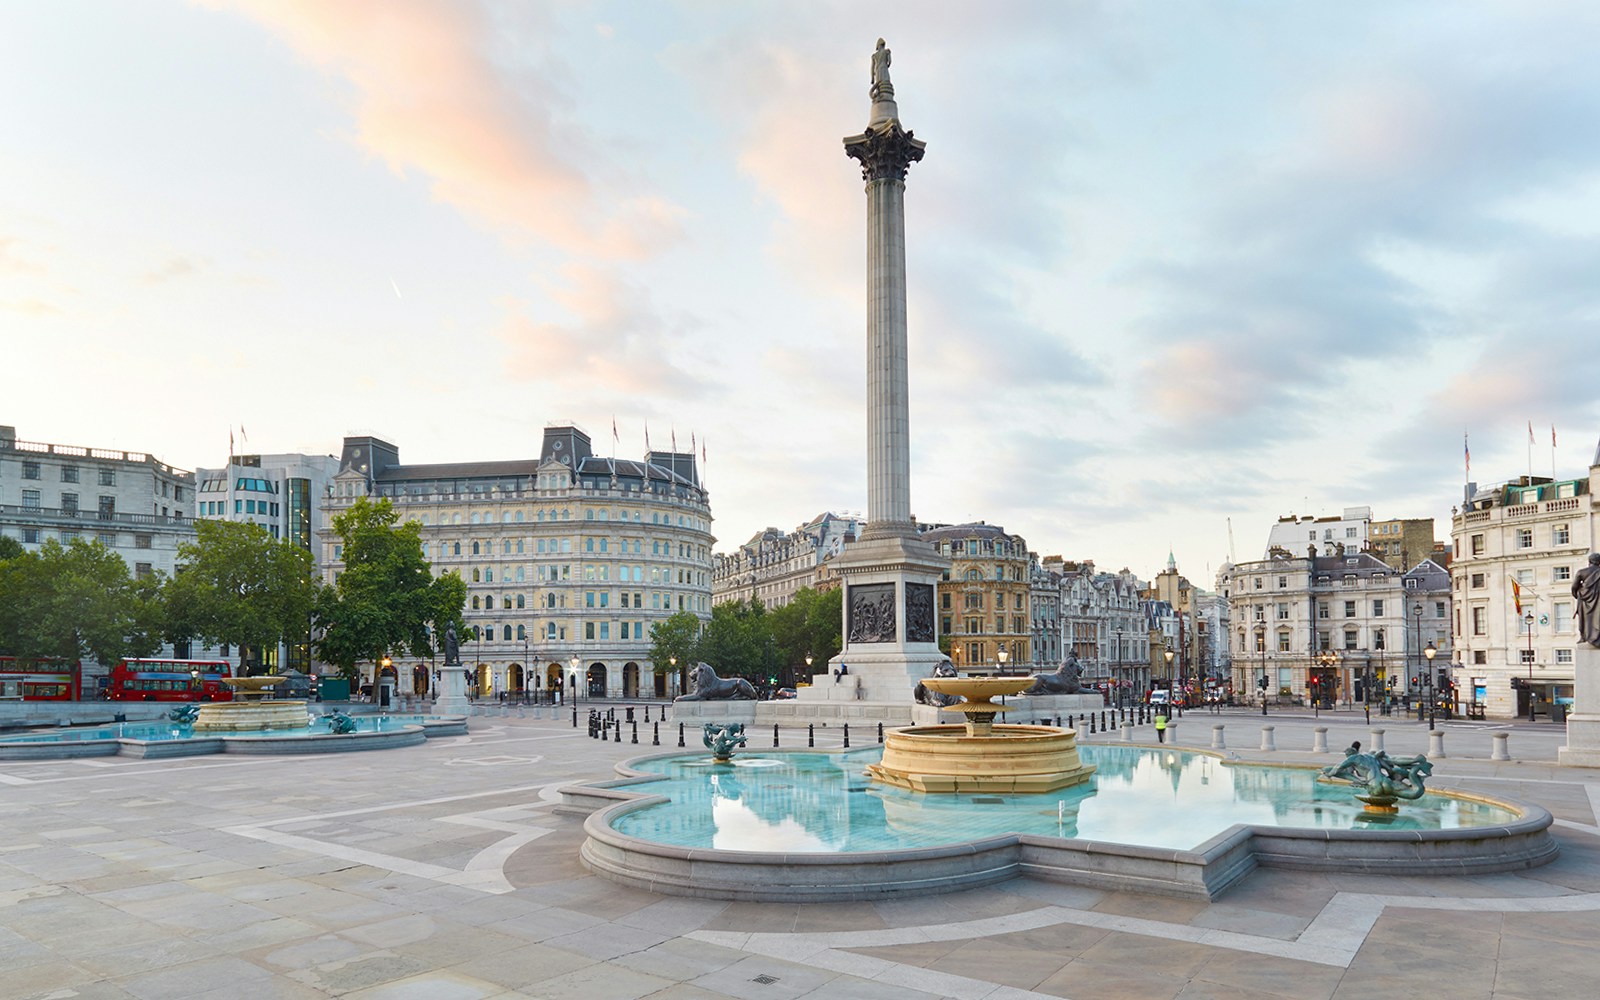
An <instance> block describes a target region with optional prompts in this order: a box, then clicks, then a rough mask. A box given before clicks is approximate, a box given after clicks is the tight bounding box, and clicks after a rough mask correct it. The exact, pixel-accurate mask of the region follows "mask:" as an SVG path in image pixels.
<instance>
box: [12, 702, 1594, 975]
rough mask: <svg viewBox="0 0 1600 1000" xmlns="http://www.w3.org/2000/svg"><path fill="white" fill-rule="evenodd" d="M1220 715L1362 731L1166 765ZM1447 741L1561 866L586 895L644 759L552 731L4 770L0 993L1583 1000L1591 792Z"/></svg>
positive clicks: (1483, 737)
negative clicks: (837, 899) (598, 815)
mask: <svg viewBox="0 0 1600 1000" xmlns="http://www.w3.org/2000/svg"><path fill="white" fill-rule="evenodd" d="M1216 721H1222V722H1225V723H1226V724H1227V726H1228V729H1227V740H1228V745H1229V748H1230V752H1237V753H1239V754H1240V756H1241V757H1244V758H1257V757H1260V758H1270V759H1274V760H1282V761H1320V762H1331V761H1332V760H1333V759H1334V756H1335V755H1334V754H1318V755H1312V754H1310V753H1309V752H1307V751H1308V750H1309V748H1310V746H1311V745H1312V726H1313V725H1325V726H1328V727H1329V730H1330V732H1329V734H1328V743H1329V745H1330V746H1331V747H1333V748H1334V750H1335V751H1336V752H1337V751H1338V750H1339V749H1340V748H1342V747H1344V746H1346V745H1347V744H1348V743H1349V742H1350V741H1351V740H1352V739H1362V740H1363V742H1366V740H1367V737H1366V735H1365V732H1366V729H1367V727H1366V726H1365V725H1364V724H1363V722H1362V720H1361V717H1360V715H1359V714H1357V715H1353V716H1352V715H1350V714H1347V713H1340V714H1338V715H1336V716H1334V717H1332V718H1330V717H1329V716H1328V715H1327V714H1325V715H1324V716H1323V718H1322V719H1321V720H1313V719H1311V718H1310V717H1309V716H1307V717H1305V718H1303V719H1302V718H1298V717H1286V716H1276V715H1275V716H1274V717H1273V718H1271V719H1269V720H1267V721H1268V722H1269V723H1270V724H1273V725H1274V726H1275V727H1276V728H1275V733H1274V735H1275V738H1276V743H1277V746H1278V747H1279V750H1278V751H1277V752H1275V753H1270V754H1263V753H1261V752H1260V751H1259V750H1256V749H1254V748H1255V747H1258V746H1259V744H1260V725H1261V723H1262V721H1263V720H1262V719H1261V717H1260V716H1259V715H1252V714H1249V713H1242V712H1240V713H1236V714H1227V715H1224V716H1222V717H1221V718H1220V720H1219V719H1218V718H1217V717H1214V716H1211V715H1209V714H1207V713H1191V714H1190V715H1188V716H1187V717H1185V718H1184V719H1183V720H1182V722H1181V723H1180V724H1179V726H1178V732H1179V738H1180V742H1181V743H1183V744H1187V745H1193V746H1206V745H1208V744H1209V742H1210V739H1211V725H1212V723H1214V722H1216ZM1381 725H1383V726H1384V728H1386V729H1387V731H1388V733H1387V742H1388V747H1389V749H1390V751H1391V752H1396V753H1406V752H1417V751H1421V750H1424V749H1426V747H1425V732H1424V727H1422V726H1420V725H1419V724H1418V723H1416V722H1414V721H1413V722H1407V721H1400V720H1389V719H1386V720H1384V721H1383V722H1382V723H1381ZM1445 728H1446V730H1447V733H1448V735H1447V737H1446V749H1447V753H1448V754H1449V756H1448V757H1447V758H1445V759H1443V760H1440V761H1439V762H1438V767H1437V770H1436V771H1435V775H1434V780H1433V781H1432V782H1431V784H1432V786H1435V787H1457V788H1466V789H1472V790H1474V791H1481V792H1484V793H1486V794H1490V795H1498V796H1505V797H1509V798H1515V799H1522V800H1526V801H1531V802H1536V803H1538V804H1540V805H1543V806H1545V807H1546V808H1548V809H1549V810H1550V811H1551V812H1552V813H1553V814H1554V815H1555V816H1556V826H1555V829H1554V833H1555V835H1556V837H1557V839H1558V840H1559V841H1560V843H1561V848H1562V854H1561V857H1560V858H1559V859H1558V860H1557V861H1556V862H1555V863H1553V864H1551V865H1549V866H1547V867H1544V868H1539V869H1535V870H1533V871H1530V872H1527V873H1524V874H1518V875H1497V876H1485V877H1464V878H1394V879H1385V878H1373V877H1358V876H1324V875H1299V874H1293V873H1287V872H1281V871H1259V872H1257V873H1255V874H1254V875H1252V876H1251V877H1250V878H1248V879H1247V880H1246V881H1245V882H1244V883H1243V885H1242V886H1241V887H1239V888H1237V889H1235V890H1233V891H1231V892H1229V893H1228V894H1226V895H1225V896H1224V897H1223V898H1222V899H1221V900H1220V901H1218V902H1216V903H1213V904H1209V905H1207V904H1205V903H1199V902H1192V901H1178V900H1173V899H1167V898H1162V897H1156V896H1145V895H1138V894H1133V893H1115V892H1099V891H1089V890H1083V889H1074V888H1070V887H1066V886H1061V885H1055V884H1049V883H1043V882H1035V881H1031V880H1027V879H1019V880H1016V881H1013V882H1010V883H1006V884H1004V885H1001V886H998V887H992V888H988V889H981V890H974V891H968V892H963V893H958V894H952V895H945V896H934V897H927V898H922V899H908V900H901V901H894V902H884V903H875V904H874V903H847V904H840V903H822V904H808V905H794V904H781V905H780V904H752V903H722V902H714V901H701V900H689V899H677V898H668V897H661V896H654V895H651V894H648V893H644V892H639V891H634V890H629V889H624V888H620V887H618V886H615V885H612V884H610V883H608V882H605V881H602V880H600V879H597V878H594V877H591V876H590V875H588V873H587V872H586V871H585V870H584V868H583V867H582V865H581V864H580V863H579V862H578V859H577V853H578V845H579V844H580V843H581V841H582V837H583V834H582V821H581V820H580V819H576V818H571V817H566V816H560V815H557V814H555V813H554V812H553V811H552V807H553V806H554V805H555V804H556V802H557V800H558V796H557V794H556V790H557V789H558V788H559V787H561V786H562V785H565V784H568V783H570V782H572V781H574V780H580V779H594V778H604V777H607V776H609V775H610V774H611V767H612V765H613V763H615V762H616V761H619V760H622V759H624V758H627V757H630V756H634V755H636V754H639V753H642V752H649V751H650V750H651V749H652V748H651V747H649V746H647V745H644V746H634V745H632V744H630V743H627V742H624V743H621V744H617V743H600V742H597V741H593V740H590V739H588V738H587V737H586V736H585V735H583V733H582V731H581V730H574V729H573V728H572V725H571V720H570V716H568V717H566V718H565V719H562V720H560V721H555V720H550V719H533V718H515V717H511V718H474V719H473V720H472V729H471V735H469V736H465V737H447V738H442V739H436V740H431V741H429V742H428V744H427V745H426V746H420V747H416V748H411V749H404V750H396V751H390V752H378V753H357V754H351V755H343V756H326V757H316V758H293V759H287V758H285V759H274V758H248V759H238V760H234V759H228V758H226V757H211V758H200V759H194V760H187V761H183V760H180V761H172V762H147V761H140V760H136V759H125V758H105V759H91V760H81V761H62V762H50V763H5V764H0V791H3V794H4V796H5V802H6V809H5V810H4V814H3V815H0V969H3V970H4V973H3V975H0V997H3V998H6V1000H11V998H24V997H39V998H44V997H48V998H52V1000H59V998H69V997H82V998H96V1000H98V998H109V997H138V998H141V1000H166V998H179V997H215V998H219V1000H221V998H239V997H247V998H255V997H264V998H277V997H282V998H302V997H304V998H311V997H325V996H342V997H353V998H385V1000H389V998H417V1000H424V998H426V1000H456V998H460V1000H467V998H476V997H574V998H585V1000H591V998H593V1000H599V998H629V997H657V998H662V1000H666V998H697V997H699V998H716V997H740V998H752V1000H765V998H773V1000H787V998H793V997H818V998H833V997H837V998H855V997H862V998H865V997H905V998H920V997H963V998H994V1000H1002V998H1019V997H1035V996H1040V997H1074V998H1080V1000H1089V998H1098V997H1132V998H1151V1000H1156V998H1171V997H1184V998H1197V997H1243V998H1248V997H1339V998H1355V997H1368V996H1371V997H1380V996H1381V997H1385V998H1389V997H1394V996H1421V997H1431V996H1450V997H1452V998H1455V1000H1466V998H1472V997H1505V998H1512V997H1539V998H1540V1000H1557V998H1560V997H1569V996H1570V997H1585V998H1587V997H1590V996H1592V995H1593V993H1594V989H1593V985H1592V984H1593V981H1594V979H1595V977H1596V976H1597V975H1600V956H1597V955H1596V953H1595V951H1594V949H1593V947H1592V942H1593V941H1594V940H1595V939H1596V938H1597V937H1600V771H1572V770H1562V769H1557V768H1556V767H1555V766H1554V764H1553V762H1554V760H1555V754H1556V748H1557V746H1558V745H1559V744H1560V742H1561V739H1562V734H1561V730H1560V729H1559V728H1558V727H1553V726H1549V725H1539V726H1526V725H1517V726H1513V727H1511V730H1512V736H1511V738H1510V750H1511V755H1512V757H1513V760H1512V761H1510V762H1493V763H1492V762H1490V761H1489V759H1488V758H1489V755H1490V752H1491V747H1490V744H1491V740H1490V736H1489V734H1490V733H1491V732H1493V731H1496V730H1500V731H1504V730H1505V729H1506V728H1507V727H1505V726H1499V725H1496V724H1492V723H1455V724H1451V725H1448V726H1447V727H1445ZM640 729H641V733H643V734H644V735H643V737H642V739H643V740H644V742H645V743H646V744H647V743H648V741H649V730H648V727H644V726H641V727H640ZM675 735H676V733H675V727H674V728H673V736H674V738H673V739H672V740H670V741H669V740H666V739H665V738H664V739H663V742H673V743H675V742H676V739H675ZM1152 736H1153V733H1152V732H1151V731H1150V730H1149V728H1148V727H1145V728H1144V729H1141V730H1140V732H1139V734H1138V737H1139V738H1140V739H1141V740H1149V739H1151V738H1152ZM801 738H802V739H803V736H802V737H801ZM624 739H626V737H624ZM1098 739H1105V737H1104V736H1101V737H1098ZM761 742H762V741H761V739H760V738H756V739H753V740H752V747H751V749H752V751H755V750H757V749H759V745H760V744H761ZM821 742H823V741H822V740H819V743H821ZM830 742H831V741H830ZM857 742H859V738H858V740H857ZM1172 820H1173V822H1174V823H1181V822H1182V821H1183V817H1182V813H1181V807H1180V809H1179V810H1177V811H1175V812H1174V814H1173V817H1172Z"/></svg>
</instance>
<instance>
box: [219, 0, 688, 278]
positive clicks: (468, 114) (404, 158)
mask: <svg viewBox="0 0 1600 1000" xmlns="http://www.w3.org/2000/svg"><path fill="white" fill-rule="evenodd" d="M211 2H215V3H217V4H218V5H226V6H229V7H234V8H237V9H240V10H242V11H244V12H245V13H246V14H247V15H248V16H250V17H251V18H253V19H254V20H256V21H259V22H261V23H262V24H264V25H266V26H267V27H268V28H270V29H271V30H273V31H274V32H276V33H277V34H279V35H281V36H282V37H283V38H285V39H286V40H287V41H288V43H289V44H290V45H291V46H293V47H294V49H295V50H296V51H297V52H299V53H300V54H301V55H302V56H304V57H305V58H306V59H308V60H310V61H312V62H314V63H316V64H317V65H319V66H321V67H323V68H325V69H327V70H329V71H331V72H332V73H335V74H337V75H339V76H341V77H343V78H344V79H345V80H346V81H348V83H349V84H350V86H351V88H352V90H353V107H352V112H353V115H354V134H353V139H354V141H355V142H356V143H357V144H359V145H360V146H361V147H362V148H364V149H366V150H368V151H370V152H371V153H373V154H374V155H376V156H378V157H380V158H381V159H382V160H383V161H384V162H385V163H387V164H388V165H389V167H390V168H391V169H393V170H394V171H395V172H397V173H399V174H402V175H404V174H406V173H407V172H409V171H413V170H414V171H417V172H419V173H422V174H424V175H426V176H427V177H429V178H430V179H431V181H432V185H433V188H432V190H433V193H434V195H435V196H436V197H438V198H439V199H440V200H442V201H444V202H447V203H449V204H451V205H453V206H455V207H456V208H458V209H460V210H462V211H463V212H466V213H467V214H469V215H471V216H473V217H474V218H476V219H477V220H479V221H480V222H482V223H484V224H486V225H488V226H490V227H492V228H495V229H499V230H502V231H506V232H509V233H511V234H514V235H525V236H532V237H534V238H537V239H540V240H545V241H548V242H550V243H553V244H556V245H557V246H559V247H561V248H563V249H566V250H568V251H571V252H576V253H583V254H588V255H593V256H599V257H605V258H613V259H614V258H637V257H643V256H647V255H649V254H651V253H654V252H656V251H657V250H659V249H660V248H661V247H662V246H663V245H664V244H666V243H669V242H671V241H673V240H675V239H676V238H677V237H678V232H679V225H680V221H681V217H682V213H681V211H679V210H678V209H677V208H676V207H675V206H673V205H671V204H670V203H668V202H666V201H665V200H663V199H660V198H653V197H648V196H646V197H643V198H638V199H634V200H619V199H613V198H609V197H607V196H606V193H605V192H600V191H596V190H595V187H594V184H593V183H592V182H591V180H590V179H589V178H590V176H592V174H593V167H594V164H595V157H594V156H593V155H592V150H588V149H587V147H588V143H587V142H586V140H585V137H584V136H583V134H582V133H581V131H580V130H575V129H573V128H570V127H563V126H562V125H561V124H560V123H558V121H557V120H556V118H555V116H554V114H553V109H556V108H559V107H561V106H562V105H563V104H564V99H563V97H562V95H561V93H560V90H559V88H558V87H557V86H556V85H555V84H554V83H552V82H551V80H549V79H548V78H546V77H544V76H541V75H540V74H539V72H538V71H537V70H531V69H529V68H528V67H527V66H526V65H518V66H517V67H516V68H515V70H512V69H509V68H506V67H504V66H502V65H501V64H499V63H497V61H496V59H495V58H494V56H495V53H494V51H493V49H494V46H495V44H496V43H497V40H498V38H499V33H498V32H497V30H496V28H495V25H494V24H493V23H491V18H490V16H489V15H488V14H487V13H486V12H485V11H484V10H483V9H482V8H481V7H480V6H479V5H478V4H475V3H467V2H448V0H383V2H358V0H347V2H346V0H341V2H339V3H322V2H315V0H211ZM518 16H519V17H538V16H539V13H538V10H537V8H519V14H518Z"/></svg>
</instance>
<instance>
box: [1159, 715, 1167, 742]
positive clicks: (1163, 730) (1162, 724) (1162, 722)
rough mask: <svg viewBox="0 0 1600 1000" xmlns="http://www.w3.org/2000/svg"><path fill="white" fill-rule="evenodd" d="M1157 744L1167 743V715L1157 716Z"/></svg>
mask: <svg viewBox="0 0 1600 1000" xmlns="http://www.w3.org/2000/svg"><path fill="white" fill-rule="evenodd" d="M1156 742H1157V743H1165V742H1167V717H1166V716H1165V715H1158V716H1156Z"/></svg>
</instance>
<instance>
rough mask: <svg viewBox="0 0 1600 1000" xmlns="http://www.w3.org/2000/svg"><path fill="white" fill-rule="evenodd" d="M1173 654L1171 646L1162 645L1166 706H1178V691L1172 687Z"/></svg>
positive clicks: (1170, 707) (1172, 707)
mask: <svg viewBox="0 0 1600 1000" xmlns="http://www.w3.org/2000/svg"><path fill="white" fill-rule="evenodd" d="M1174 655H1175V654H1174V653H1173V652H1172V647H1171V646H1164V647H1163V648H1162V650H1161V657H1162V659H1164V660H1166V661H1167V708H1168V709H1169V710H1171V709H1175V708H1177V707H1178V693H1177V692H1176V691H1174V690H1173V689H1172V658H1173V656H1174Z"/></svg>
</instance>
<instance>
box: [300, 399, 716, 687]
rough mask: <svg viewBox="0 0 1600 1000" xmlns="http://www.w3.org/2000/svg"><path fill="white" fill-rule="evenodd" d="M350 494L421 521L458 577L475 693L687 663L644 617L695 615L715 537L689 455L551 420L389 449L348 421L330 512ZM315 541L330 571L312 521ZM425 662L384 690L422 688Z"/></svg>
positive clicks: (403, 665) (634, 675)
mask: <svg viewBox="0 0 1600 1000" xmlns="http://www.w3.org/2000/svg"><path fill="white" fill-rule="evenodd" d="M361 496H372V497H388V498H389V499H391V500H392V501H393V502H394V504H395V506H396V507H397V509H398V510H399V513H400V516H401V517H402V518H403V519H407V520H415V521H417V522H418V523H419V524H420V525H421V527H422V540H423V553H424V555H425V556H426V557H427V558H428V559H429V561H430V562H431V563H432V564H433V568H434V572H435V573H442V572H448V571H450V570H455V571H456V572H458V573H460V574H461V577H462V579H464V580H465V581H466V582H467V593H468V598H467V607H466V609H465V612H464V614H465V617H466V622H467V625H468V630H469V631H468V633H467V634H466V635H464V636H463V637H462V641H461V658H462V661H463V663H465V664H467V665H468V668H469V669H470V670H473V671H474V673H475V681H476V683H475V687H476V688H477V691H478V693H479V695H480V696H494V695H496V694H499V693H501V692H512V693H522V692H523V691H533V692H542V691H547V690H549V689H551V688H558V689H561V690H562V691H563V693H564V695H567V696H570V694H571V693H572V691H573V688H574V686H576V687H577V689H578V693H579V695H580V696H582V697H588V696H590V695H594V696H606V697H639V696H649V695H651V694H659V695H675V694H678V693H681V687H680V685H681V682H682V676H683V675H684V674H685V673H686V672H687V668H688V666H689V665H688V664H679V665H678V671H677V674H676V675H673V676H670V677H669V676H668V673H669V671H668V670H667V668H666V667H665V666H663V669H662V672H661V673H660V674H657V673H656V672H655V667H656V664H653V663H652V662H651V660H650V647H651V639H650V630H651V629H652V628H653V627H654V626H655V624H656V623H657V622H659V621H661V620H663V619H665V618H667V617H668V616H670V615H672V614H674V613H676V612H679V611H687V612H691V613H693V614H694V615H696V616H698V617H700V618H701V619H703V620H704V619H708V618H709V617H710V613H711V546H712V543H713V542H714V541H715V539H714V538H713V537H712V535H711V508H710V504H709V501H708V497H707V494H706V492H705V490H704V488H702V487H701V485H700V481H699V473H698V469H697V467H696V463H695V456H694V455H692V454H689V453H684V452H660V451H651V452H648V453H647V454H646V455H645V456H644V459H643V460H642V461H633V460H629V459H619V458H604V457H601V456H598V455H595V454H593V450H592V448H591V446H590V441H589V436H588V435H587V434H585V433H584V432H583V431H582V430H580V429H579V428H578V427H576V426H574V425H571V424H552V425H550V426H547V427H546V428H545V431H544V441H543V446H542V448H541V450H540V453H539V457H538V458H531V459H514V460H510V461H497V462H463V463H448V464H439V465H402V464H400V454H399V449H398V448H396V447H395V446H394V445H392V444H389V443H387V442H384V441H381V440H378V439H377V438H371V437H350V438H346V439H345V442H344V451H343V454H342V456H341V459H340V471H339V473H338V475H337V476H335V477H334V484H333V495H332V496H331V497H329V498H328V499H327V501H326V504H327V507H326V513H327V515H329V520H330V521H331V519H332V515H334V514H337V513H338V512H339V511H341V510H344V509H347V508H348V507H349V506H350V505H351V504H353V503H354V502H355V501H356V499H357V498H358V497H361ZM318 544H319V545H320V546H321V547H322V550H323V551H322V562H323V565H324V566H325V567H326V572H327V575H328V578H329V579H330V580H331V579H333V578H334V576H335V574H337V573H338V572H339V570H340V568H341V567H342V565H343V564H342V556H343V553H342V551H341V548H340V545H339V541H338V539H337V537H335V536H334V535H333V534H332V533H331V531H329V530H324V531H323V532H322V533H321V535H320V537H319V540H318ZM574 662H576V667H574V665H573V664H574ZM438 666H439V664H438V663H437V662H436V660H426V661H415V660H410V659H406V658H401V659H397V660H396V663H395V669H396V673H397V675H398V676H397V682H398V685H399V690H400V691H401V692H402V693H406V692H412V691H417V692H420V691H422V690H425V689H426V688H427V686H428V681H429V676H430V671H431V670H433V669H437V668H438Z"/></svg>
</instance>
